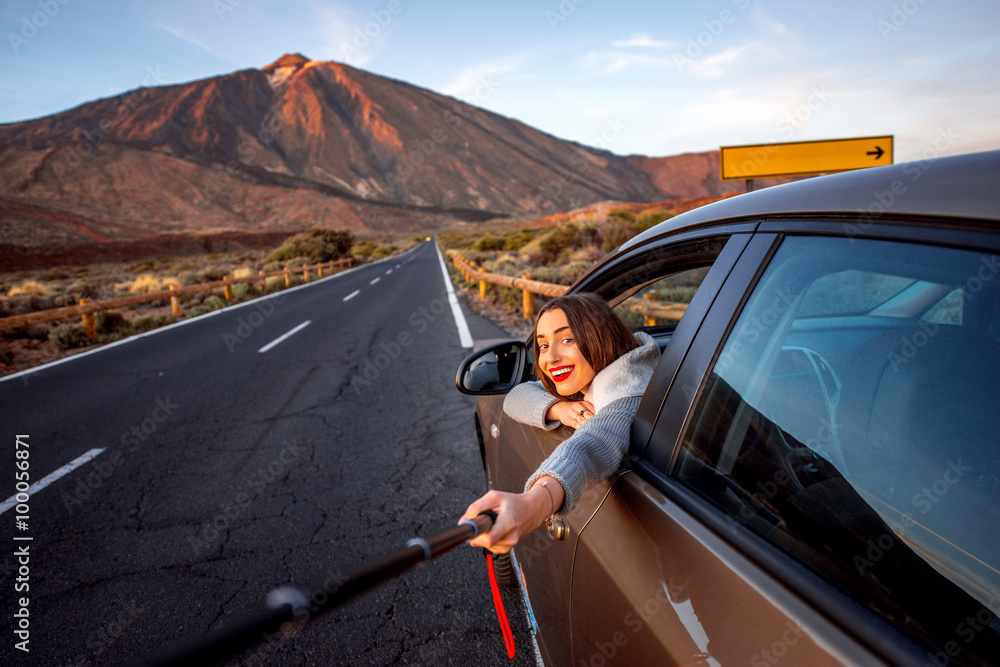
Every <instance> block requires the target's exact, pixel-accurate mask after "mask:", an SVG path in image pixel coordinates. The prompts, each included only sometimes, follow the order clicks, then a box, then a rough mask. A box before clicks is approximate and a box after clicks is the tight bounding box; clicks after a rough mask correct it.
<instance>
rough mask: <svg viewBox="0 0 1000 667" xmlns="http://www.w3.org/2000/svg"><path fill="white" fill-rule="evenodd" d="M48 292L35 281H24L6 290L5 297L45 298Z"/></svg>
mask: <svg viewBox="0 0 1000 667" xmlns="http://www.w3.org/2000/svg"><path fill="white" fill-rule="evenodd" d="M46 294H48V290H46V289H45V285H42V284H41V283H40V282H38V281H36V280H25V281H23V282H22V283H21V284H20V285H16V286H14V287H11V288H10V289H9V290H7V296H45V295H46Z"/></svg>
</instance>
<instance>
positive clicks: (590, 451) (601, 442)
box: [524, 396, 642, 518]
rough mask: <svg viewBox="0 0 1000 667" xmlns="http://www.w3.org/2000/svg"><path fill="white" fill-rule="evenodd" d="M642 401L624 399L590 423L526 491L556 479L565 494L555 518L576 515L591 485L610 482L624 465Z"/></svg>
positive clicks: (563, 445)
mask: <svg viewBox="0 0 1000 667" xmlns="http://www.w3.org/2000/svg"><path fill="white" fill-rule="evenodd" d="M640 400H642V397H640V396H629V397H626V398H620V399H618V400H617V401H614V402H612V403H610V404H609V405H607V406H605V407H604V409H603V410H601V411H600V412H598V413H597V414H596V415H594V416H593V417H591V418H590V419H588V420H587V421H586V422H585V423H584V424H583V425H582V426H581V427H580V428H579V429H577V431H576V433H574V434H573V435H572V436H570V437H569V438H567V439H566V440H564V441H563V442H562V443H561V444H560V445H559V446H558V447H556V448H555V450H554V451H553V452H552V454H550V455H549V457H548V458H547V459H545V461H543V462H542V464H541V465H540V466H539V467H538V470H536V471H535V473H534V474H533V475H532V476H531V477H529V478H528V481H527V483H526V484H525V486H524V488H525V490H527V489H530V488H532V486H533V485H534V483H535V482H536V481H537V480H538V479H540V478H542V477H552V478H554V479H556V480H557V481H558V482H559V484H560V485H561V486H562V488H563V491H564V493H565V499H564V501H563V503H562V506H561V507H557V508H556V512H555V513H554V514H555V515H556V517H557V518H561V517H562V516H564V515H566V514H568V513H569V512H570V511H572V509H573V507H575V506H576V503H577V501H579V499H580V496H581V495H582V494H583V491H584V490H585V489H586V488H587V484H591V483H596V482H600V481H603V480H605V479H607V478H608V477H610V476H611V473H613V472H614V471H615V470H616V469H617V468H618V466H619V465H621V462H622V459H623V458H624V456H625V452H627V451H628V444H629V433H630V430H631V427H632V419H633V418H634V417H635V413H636V410H638V409H639V401H640Z"/></svg>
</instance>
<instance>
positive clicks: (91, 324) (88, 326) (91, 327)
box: [80, 299, 97, 340]
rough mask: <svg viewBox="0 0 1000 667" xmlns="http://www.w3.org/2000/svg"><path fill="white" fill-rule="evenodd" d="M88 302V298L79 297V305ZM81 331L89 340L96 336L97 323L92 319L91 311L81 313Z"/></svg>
mask: <svg viewBox="0 0 1000 667" xmlns="http://www.w3.org/2000/svg"><path fill="white" fill-rule="evenodd" d="M86 303H90V299H80V305H81V306H82V305H84V304H86ZM82 317H83V332H84V333H85V334H87V338H88V339H89V340H94V339H95V338H97V323H96V322H95V321H94V314H93V313H83V315H82Z"/></svg>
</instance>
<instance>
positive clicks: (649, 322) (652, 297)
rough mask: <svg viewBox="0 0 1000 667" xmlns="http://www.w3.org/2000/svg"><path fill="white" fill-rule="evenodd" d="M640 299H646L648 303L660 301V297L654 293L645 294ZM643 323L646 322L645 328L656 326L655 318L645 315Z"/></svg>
mask: <svg viewBox="0 0 1000 667" xmlns="http://www.w3.org/2000/svg"><path fill="white" fill-rule="evenodd" d="M642 298H643V299H647V300H649V301H659V300H660V295H659V294H658V293H656V292H646V293H645V294H643V295H642ZM645 322H646V326H647V327H655V326H656V318H655V317H651V316H649V315H646V319H645Z"/></svg>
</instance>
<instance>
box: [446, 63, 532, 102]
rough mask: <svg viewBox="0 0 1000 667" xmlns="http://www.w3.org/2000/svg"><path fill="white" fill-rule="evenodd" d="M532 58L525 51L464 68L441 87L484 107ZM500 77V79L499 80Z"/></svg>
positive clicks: (447, 92)
mask: <svg viewBox="0 0 1000 667" xmlns="http://www.w3.org/2000/svg"><path fill="white" fill-rule="evenodd" d="M530 58H531V52H530V51H524V52H520V53H516V54H514V55H511V56H508V57H506V58H501V59H500V60H490V61H486V62H481V63H476V64H474V65H469V66H467V67H463V68H462V69H461V70H459V72H458V73H457V74H456V75H455V77H454V78H453V79H452V80H451V81H450V82H449V83H447V84H445V85H444V86H442V87H441V92H442V93H444V94H445V95H451V96H452V97H457V98H459V99H462V100H465V101H467V102H469V104H474V105H476V106H483V103H484V102H485V101H486V98H488V97H490V96H491V95H492V94H493V93H494V92H495V91H496V89H497V88H498V87H500V86H501V85H503V84H504V83H505V82H509V81H510V80H511V76H510V75H511V73H514V72H517V71H518V70H519V69H521V67H522V66H523V65H524V64H525V62H527V61H528V60H529V59H530ZM498 77H499V78H498Z"/></svg>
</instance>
